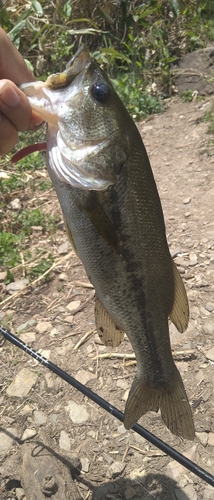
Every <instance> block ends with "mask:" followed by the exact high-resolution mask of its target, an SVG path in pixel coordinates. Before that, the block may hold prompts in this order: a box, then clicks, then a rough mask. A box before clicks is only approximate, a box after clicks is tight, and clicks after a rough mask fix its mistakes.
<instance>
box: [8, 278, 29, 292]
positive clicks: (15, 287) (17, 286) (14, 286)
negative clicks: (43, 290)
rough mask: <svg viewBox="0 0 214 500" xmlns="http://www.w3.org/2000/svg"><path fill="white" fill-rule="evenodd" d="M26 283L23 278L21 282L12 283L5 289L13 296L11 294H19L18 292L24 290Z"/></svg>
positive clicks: (26, 280)
mask: <svg viewBox="0 0 214 500" xmlns="http://www.w3.org/2000/svg"><path fill="white" fill-rule="evenodd" d="M28 283H29V280H28V279H27V278H23V279H22V280H17V281H13V282H12V283H9V284H8V285H7V287H6V288H7V291H8V293H10V295H13V293H16V292H19V291H20V290H24V288H26V286H27V285H28Z"/></svg>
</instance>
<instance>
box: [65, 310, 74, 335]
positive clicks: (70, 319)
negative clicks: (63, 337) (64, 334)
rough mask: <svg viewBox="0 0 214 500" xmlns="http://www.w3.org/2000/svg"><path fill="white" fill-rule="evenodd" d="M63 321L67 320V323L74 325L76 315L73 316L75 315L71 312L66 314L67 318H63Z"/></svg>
mask: <svg viewBox="0 0 214 500" xmlns="http://www.w3.org/2000/svg"><path fill="white" fill-rule="evenodd" d="M63 321H65V322H66V323H70V324H71V325H72V324H73V321H74V317H73V315H71V314H69V315H68V316H66V317H65V318H63ZM75 333H76V332H75ZM71 334H72V333H71Z"/></svg>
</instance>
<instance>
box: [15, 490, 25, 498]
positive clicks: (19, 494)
mask: <svg viewBox="0 0 214 500" xmlns="http://www.w3.org/2000/svg"><path fill="white" fill-rule="evenodd" d="M16 497H17V500H24V498H26V497H25V492H24V490H23V489H22V488H16Z"/></svg>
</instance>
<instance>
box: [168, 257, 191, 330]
mask: <svg viewBox="0 0 214 500" xmlns="http://www.w3.org/2000/svg"><path fill="white" fill-rule="evenodd" d="M172 263H173V274H174V284H175V290H174V303H173V307H172V310H171V312H170V314H169V317H170V319H171V321H172V322H173V323H174V325H175V326H176V328H177V329H178V331H179V332H181V333H182V332H184V331H185V330H186V329H187V326H188V323H189V305H188V298H187V294H186V290H185V288H184V284H183V281H182V279H181V276H180V274H179V272H178V270H177V267H176V265H175V263H174V261H173V260H172Z"/></svg>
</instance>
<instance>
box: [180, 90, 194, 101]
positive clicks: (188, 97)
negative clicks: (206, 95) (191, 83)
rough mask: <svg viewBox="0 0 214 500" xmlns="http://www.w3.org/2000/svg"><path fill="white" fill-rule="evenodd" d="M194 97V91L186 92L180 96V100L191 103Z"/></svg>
mask: <svg viewBox="0 0 214 500" xmlns="http://www.w3.org/2000/svg"><path fill="white" fill-rule="evenodd" d="M193 97H194V91H193V90H186V91H185V92H182V93H181V94H180V98H181V100H182V102H191V101H192V100H193Z"/></svg>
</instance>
